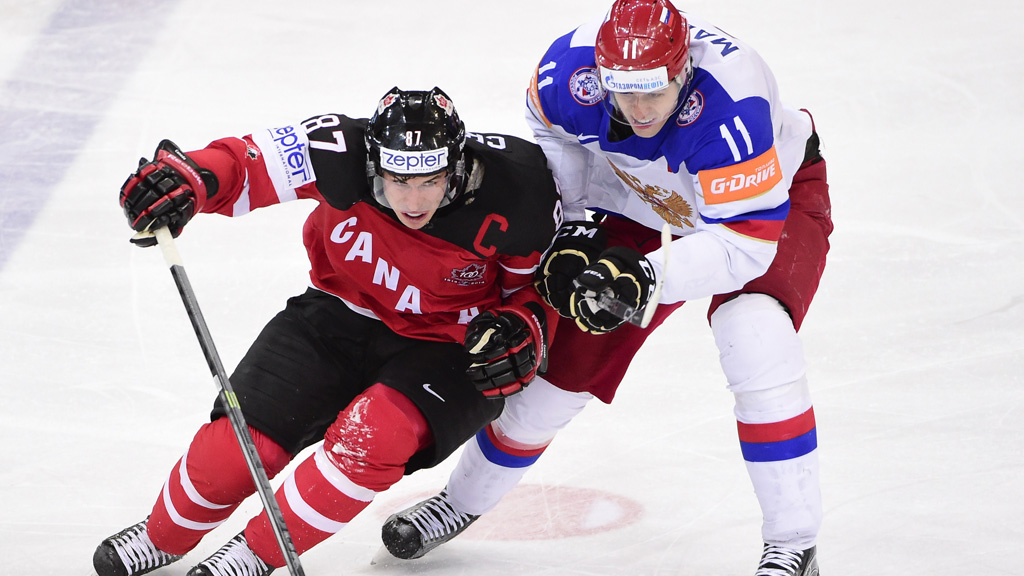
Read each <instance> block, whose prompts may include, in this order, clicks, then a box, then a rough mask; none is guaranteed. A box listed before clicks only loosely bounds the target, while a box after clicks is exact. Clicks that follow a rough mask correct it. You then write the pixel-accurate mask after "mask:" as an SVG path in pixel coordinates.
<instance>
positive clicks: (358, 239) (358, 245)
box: [331, 216, 422, 314]
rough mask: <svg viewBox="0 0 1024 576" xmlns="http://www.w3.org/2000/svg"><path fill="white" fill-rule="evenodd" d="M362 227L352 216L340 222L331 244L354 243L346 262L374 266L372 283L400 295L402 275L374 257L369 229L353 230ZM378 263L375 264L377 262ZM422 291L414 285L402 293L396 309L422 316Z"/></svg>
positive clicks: (381, 259)
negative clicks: (359, 262)
mask: <svg viewBox="0 0 1024 576" xmlns="http://www.w3.org/2000/svg"><path fill="white" fill-rule="evenodd" d="M358 224H359V218H357V217H356V216H352V217H351V218H348V219H346V220H342V221H341V222H339V223H338V224H337V225H336V226H335V227H334V229H333V230H332V231H331V242H334V243H335V244H347V243H349V242H351V247H350V248H349V251H348V252H347V253H346V254H345V261H347V262H351V261H355V260H359V261H362V262H365V263H366V264H371V265H373V280H372V282H373V283H374V284H375V285H377V286H383V287H385V288H387V289H388V290H390V291H392V292H398V289H399V287H400V284H399V281H400V280H401V276H402V273H401V271H400V270H398V268H395V267H394V266H392V265H391V264H390V263H389V262H388V261H387V260H384V259H383V258H379V257H378V258H376V259H375V258H374V255H373V234H372V233H370V232H368V231H366V230H351V229H350V228H355V226H357V225H358ZM375 260H376V261H375ZM420 296H421V291H420V289H419V288H417V287H416V286H413V285H412V284H408V285H406V286H405V287H404V288H403V289H402V294H401V296H399V298H398V303H397V304H395V310H397V311H398V312H403V313H412V314H421V313H422V307H421V297H420Z"/></svg>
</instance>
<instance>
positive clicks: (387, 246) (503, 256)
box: [189, 114, 561, 343]
mask: <svg viewBox="0 0 1024 576" xmlns="http://www.w3.org/2000/svg"><path fill="white" fill-rule="evenodd" d="M365 127H366V120H365V119H362V120H354V119H351V118H348V117H346V116H343V115H338V114H325V115H321V116H315V117H313V118H310V119H308V120H306V121H304V122H300V123H297V124H295V125H291V126H285V127H281V128H273V129H269V130H264V131H260V132H255V133H253V134H251V135H248V136H246V137H244V138H224V139H221V140H217V141H215V142H213V143H211V144H210V145H209V146H207V147H206V148H204V149H202V150H197V151H194V152H190V153H189V155H190V156H191V157H192V158H193V159H194V160H195V161H196V162H197V163H198V164H199V165H200V166H202V167H204V168H207V169H210V170H212V171H213V172H214V173H215V174H216V175H217V177H218V180H219V182H220V190H219V191H218V192H217V193H216V194H215V195H214V196H213V197H211V198H210V199H209V200H208V201H207V202H206V203H205V204H204V205H203V206H201V211H202V212H208V213H218V214H223V215H226V216H241V215H244V214H247V213H248V212H250V211H251V210H255V209H258V208H262V207H266V206H271V205H274V204H279V203H282V202H287V201H291V200H297V199H311V200H315V201H316V202H317V203H318V205H317V206H316V207H314V208H313V210H312V212H311V213H310V215H309V217H308V218H307V220H306V223H305V226H304V228H303V242H304V244H305V246H306V251H307V254H308V256H309V261H310V266H311V267H310V272H309V276H310V282H311V284H312V285H313V286H314V287H316V288H318V289H320V290H323V291H324V292H328V293H330V294H333V295H335V296H338V297H339V298H341V299H343V300H344V301H345V302H346V303H347V304H348V305H349V307H350V308H352V309H353V310H355V311H357V312H359V313H361V314H363V315H366V316H371V317H376V318H378V319H380V320H381V321H383V322H384V323H385V324H386V325H387V326H388V327H389V328H391V329H392V330H393V331H395V332H397V333H398V334H401V335H403V336H409V337H412V338H418V339H423V340H437V341H448V342H459V343H461V342H462V341H463V338H464V336H465V330H466V324H467V323H468V322H469V321H470V320H471V319H472V318H473V317H474V316H476V315H477V314H478V313H480V312H483V311H485V310H489V309H494V308H497V307H501V306H515V305H521V304H524V303H526V302H530V301H532V302H536V303H538V304H540V303H541V300H540V296H539V295H538V294H537V292H536V291H535V290H533V288H532V282H533V274H534V271H535V270H536V269H537V266H538V265H539V264H540V261H541V257H542V255H543V254H544V252H545V251H546V250H547V248H548V246H549V245H550V243H551V240H552V239H553V238H554V234H555V232H556V230H557V229H558V227H559V226H560V224H561V207H560V203H559V197H558V191H557V189H556V188H555V184H554V181H553V180H552V178H551V174H550V172H549V171H548V170H547V168H546V166H545V158H544V155H543V153H542V151H541V149H540V148H538V147H537V146H536V145H535V144H533V143H532V142H527V141H524V140H521V139H519V138H515V137H512V136H505V135H501V134H472V133H471V134H469V135H468V139H467V143H466V147H465V154H466V158H467V169H470V168H471V175H470V176H469V177H468V180H469V182H470V190H468V191H467V192H465V193H463V194H462V196H461V197H459V198H457V199H456V200H455V201H454V202H453V203H452V204H450V205H449V206H445V207H442V208H439V209H438V211H437V212H436V213H435V214H434V216H433V218H432V219H431V221H430V222H429V223H428V224H427V225H426V226H424V227H423V228H421V229H419V230H414V229H411V228H408V227H406V226H404V225H403V224H402V223H400V222H399V221H398V219H397V218H396V217H395V215H394V213H393V212H391V211H390V210H389V209H386V208H384V207H382V206H380V205H379V204H377V203H376V202H375V200H374V199H373V195H372V193H371V190H370V186H369V183H368V180H367V176H366V175H367V166H366V162H367V152H366V147H365V143H364V132H365ZM554 318H555V316H554V313H553V312H552V314H551V317H550V318H548V321H549V322H553V321H554Z"/></svg>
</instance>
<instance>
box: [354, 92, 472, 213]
mask: <svg viewBox="0 0 1024 576" xmlns="http://www.w3.org/2000/svg"><path fill="white" fill-rule="evenodd" d="M465 144H466V125H465V124H463V123H462V120H461V119H460V118H459V114H458V112H456V111H455V105H454V104H453V103H452V101H451V98H449V97H448V95H447V94H445V93H444V91H442V90H441V89H440V88H438V87H436V86H435V87H434V88H433V89H432V90H430V91H423V90H407V91H403V90H399V89H398V87H397V86H396V87H394V88H392V89H391V90H389V91H388V93H387V94H385V95H384V97H383V98H381V99H380V102H379V103H378V104H377V110H376V112H374V114H373V117H371V118H370V121H369V122H368V123H367V126H366V151H367V160H366V176H367V178H369V180H370V185H371V186H372V188H373V195H374V198H375V199H376V200H377V202H379V203H380V204H381V205H382V206H385V207H390V206H388V202H387V199H386V198H385V197H384V191H383V184H382V182H381V180H380V178H381V175H382V174H383V173H384V172H390V173H392V174H396V175H400V176H427V175H431V174H436V173H439V172H442V171H445V172H447V175H448V185H447V189H446V191H445V198H444V200H442V201H441V206H445V205H447V204H450V203H451V202H452V201H453V200H455V198H456V197H457V196H458V194H459V191H460V190H461V188H462V183H463V181H464V180H465V172H466V164H465V159H464V158H463V155H462V149H463V147H464V146H465Z"/></svg>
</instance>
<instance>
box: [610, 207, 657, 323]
mask: <svg viewBox="0 0 1024 576" xmlns="http://www.w3.org/2000/svg"><path fill="white" fill-rule="evenodd" d="M671 245H672V228H671V227H670V226H669V225H668V222H666V223H665V225H664V226H662V227H661V257H662V260H661V278H658V283H657V284H656V285H655V286H654V293H653V294H651V298H650V300H648V301H647V305H646V306H644V307H643V309H642V311H643V314H641V313H640V312H641V310H638V309H636V308H633V307H632V306H630V305H629V304H628V303H626V302H623V301H622V300H618V299H617V298H615V297H614V296H613V295H612V294H611V292H610V291H608V292H602V293H601V294H600V295H599V296H598V297H597V305H598V307H599V308H601V309H602V310H604V311H605V312H610V313H611V314H614V315H615V316H616V317H618V318H622V319H623V320H625V321H627V322H629V323H630V324H633V325H634V326H639V327H640V328H647V327H648V326H650V324H651V320H652V319H653V318H654V312H655V310H657V309H658V302H659V301H660V300H661V289H662V287H663V286H664V285H665V271H666V270H668V251H669V247H670V246H671Z"/></svg>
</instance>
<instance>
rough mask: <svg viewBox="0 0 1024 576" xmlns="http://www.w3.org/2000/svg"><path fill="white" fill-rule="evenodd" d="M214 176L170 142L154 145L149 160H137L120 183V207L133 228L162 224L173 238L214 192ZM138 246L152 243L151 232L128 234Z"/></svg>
mask: <svg viewBox="0 0 1024 576" xmlns="http://www.w3.org/2000/svg"><path fill="white" fill-rule="evenodd" d="M217 187H218V183H217V176H216V175H214V173H213V172H211V171H209V170H204V169H202V168H200V167H199V165H198V164H196V163H195V162H194V161H193V160H192V159H191V158H189V157H188V155H186V154H185V153H184V152H182V151H181V149H180V148H178V146H177V145H175V144H174V142H171V141H170V140H164V141H162V142H160V144H159V145H158V146H157V147H156V152H154V153H153V161H152V162H150V161H148V160H146V159H145V158H142V159H140V160H139V168H138V169H137V170H136V171H135V173H134V174H132V175H131V176H129V177H128V179H127V180H125V182H124V184H122V185H121V198H120V200H121V208H122V209H124V215H125V217H126V218H128V225H129V226H131V227H132V229H133V230H136V231H138V232H142V231H144V230H156V229H157V228H162V227H164V226H166V227H167V228H168V229H169V230H170V231H171V235H172V236H174V237H175V238H177V237H178V235H179V234H181V229H182V228H184V227H185V224H187V223H188V221H189V220H191V219H192V216H194V215H195V213H196V212H197V211H198V210H199V208H201V207H202V206H203V204H205V203H206V199H207V198H209V197H212V196H213V195H214V194H216V193H217ZM132 242H133V243H135V244H138V245H139V246H153V245H155V244H156V238H155V237H153V236H148V237H136V238H132Z"/></svg>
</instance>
